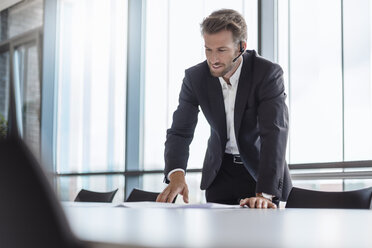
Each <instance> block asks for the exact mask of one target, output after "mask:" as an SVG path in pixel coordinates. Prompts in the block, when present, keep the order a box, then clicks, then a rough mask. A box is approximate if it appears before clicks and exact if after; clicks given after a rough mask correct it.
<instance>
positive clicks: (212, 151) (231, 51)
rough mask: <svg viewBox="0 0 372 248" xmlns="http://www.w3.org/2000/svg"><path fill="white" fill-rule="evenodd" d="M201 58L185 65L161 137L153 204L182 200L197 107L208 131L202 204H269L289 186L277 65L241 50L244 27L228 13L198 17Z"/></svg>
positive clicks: (237, 17)
mask: <svg viewBox="0 0 372 248" xmlns="http://www.w3.org/2000/svg"><path fill="white" fill-rule="evenodd" d="M201 32H202V35H203V38H204V42H205V54H206V57H207V60H206V61H204V62H202V63H200V64H198V65H196V66H194V67H191V68H189V69H187V70H186V72H185V78H184V80H183V84H182V89H181V92H180V96H179V105H178V107H177V110H176V111H175V112H174V115H173V123H172V126H171V128H170V129H168V131H167V140H166V142H165V170H164V173H165V182H166V183H169V185H168V186H167V187H166V188H165V189H164V191H163V192H162V193H161V194H159V196H158V198H157V201H159V202H172V201H173V199H174V198H175V196H176V195H177V194H181V195H183V199H184V201H185V202H186V203H188V187H187V184H186V181H185V171H186V167H187V160H188V156H189V145H190V143H191V141H192V139H193V135H194V130H195V126H196V123H197V115H198V112H199V107H200V108H201V110H202V112H203V114H204V115H205V117H206V119H207V121H208V123H209V125H210V127H211V135H210V138H209V140H208V148H207V151H206V155H205V159H204V164H203V170H202V180H201V186H200V188H201V189H202V190H204V189H205V190H206V199H207V201H208V202H216V203H224V204H239V203H240V204H241V205H242V206H243V205H248V206H249V207H251V208H276V207H277V204H278V203H279V200H286V199H287V197H288V194H289V191H290V189H291V187H292V183H291V178H290V175H289V171H288V166H287V165H286V162H285V151H286V145H287V136H288V110H287V107H286V105H285V98H286V94H285V93H284V85H283V77H282V74H283V72H282V69H281V68H280V66H279V65H277V64H274V63H272V62H269V61H267V60H265V59H263V58H261V57H259V56H258V55H257V54H256V52H255V51H245V49H246V46H247V42H246V41H247V26H246V23H245V21H244V18H243V17H242V16H241V15H240V14H239V13H238V12H236V11H234V10H228V9H224V10H219V11H215V12H213V13H212V14H211V15H210V16H209V17H207V18H206V19H204V21H203V22H202V24H201Z"/></svg>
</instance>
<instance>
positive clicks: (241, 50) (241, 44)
mask: <svg viewBox="0 0 372 248" xmlns="http://www.w3.org/2000/svg"><path fill="white" fill-rule="evenodd" d="M239 46H240V50H239V55H238V56H237V57H236V58H235V59H233V62H235V61H236V60H237V59H238V58H239V57H240V56H241V55H242V54H243V53H244V47H243V43H242V42H241V41H240V42H239Z"/></svg>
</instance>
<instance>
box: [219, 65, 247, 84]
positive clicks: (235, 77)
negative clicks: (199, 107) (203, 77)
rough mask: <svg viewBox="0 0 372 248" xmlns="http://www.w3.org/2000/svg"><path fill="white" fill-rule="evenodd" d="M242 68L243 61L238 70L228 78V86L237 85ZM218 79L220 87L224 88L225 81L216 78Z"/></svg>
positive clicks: (221, 78)
mask: <svg viewBox="0 0 372 248" xmlns="http://www.w3.org/2000/svg"><path fill="white" fill-rule="evenodd" d="M242 66H243V59H242V61H241V62H240V65H239V66H238V68H237V69H236V71H235V72H234V74H233V75H232V76H231V77H230V84H231V85H232V86H235V85H236V84H238V82H239V77H240V73H241V71H242ZM218 79H219V80H220V83H221V85H222V86H224V85H226V86H227V83H226V81H225V79H223V77H218Z"/></svg>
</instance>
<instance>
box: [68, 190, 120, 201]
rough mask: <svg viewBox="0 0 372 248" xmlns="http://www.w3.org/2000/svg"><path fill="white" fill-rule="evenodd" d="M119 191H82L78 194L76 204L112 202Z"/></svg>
mask: <svg viewBox="0 0 372 248" xmlns="http://www.w3.org/2000/svg"><path fill="white" fill-rule="evenodd" d="M117 191H118V189H115V190H113V191H110V192H95V191H90V190H85V189H82V190H80V192H79V193H78V194H77V196H76V198H75V202H112V200H113V199H114V197H115V194H116V192H117Z"/></svg>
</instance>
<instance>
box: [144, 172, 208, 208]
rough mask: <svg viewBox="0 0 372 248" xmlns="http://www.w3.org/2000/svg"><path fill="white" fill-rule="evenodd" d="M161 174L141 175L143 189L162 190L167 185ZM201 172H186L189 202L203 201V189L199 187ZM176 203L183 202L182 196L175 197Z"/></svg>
mask: <svg viewBox="0 0 372 248" xmlns="http://www.w3.org/2000/svg"><path fill="white" fill-rule="evenodd" d="M163 178H164V175H163V174H147V175H144V176H143V184H142V185H143V188H142V189H143V190H146V191H152V192H162V191H163V190H164V188H165V187H166V186H167V184H165V183H161V182H162V181H163ZM200 181H201V173H188V174H187V176H186V183H187V186H188V188H189V202H190V203H191V204H193V203H195V204H196V203H205V202H206V201H205V191H204V190H201V189H200ZM176 203H183V199H182V196H181V195H179V196H178V197H177V200H176Z"/></svg>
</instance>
